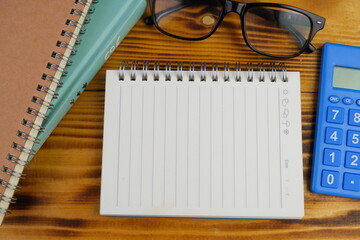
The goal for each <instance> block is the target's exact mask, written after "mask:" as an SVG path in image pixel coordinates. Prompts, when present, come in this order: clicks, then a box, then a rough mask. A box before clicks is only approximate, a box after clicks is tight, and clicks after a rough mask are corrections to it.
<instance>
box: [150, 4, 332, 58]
mask: <svg viewBox="0 0 360 240" xmlns="http://www.w3.org/2000/svg"><path fill="white" fill-rule="evenodd" d="M155 1H156V0H150V9H151V16H149V17H146V18H145V19H144V20H145V23H146V24H148V25H155V27H156V28H157V29H158V30H159V31H160V32H162V33H163V34H165V35H168V36H170V37H173V38H177V39H182V40H188V41H199V40H204V39H206V38H209V37H210V36H211V35H212V34H213V33H214V32H215V31H216V30H217V28H218V27H219V26H220V24H221V23H222V21H223V20H224V18H225V16H226V15H227V14H228V13H230V12H234V13H237V14H238V15H239V16H240V26H241V31H242V34H243V38H244V41H245V43H246V45H247V46H248V47H249V48H250V49H251V50H253V51H254V52H257V53H259V54H262V55H265V56H268V57H274V58H292V57H296V56H299V55H300V54H302V53H303V52H306V53H312V52H314V51H315V50H316V48H315V47H314V46H313V45H312V44H311V43H310V42H311V41H312V40H313V38H314V36H315V35H316V33H317V32H318V31H320V30H321V29H323V28H324V26H325V21H326V19H325V18H323V17H321V16H319V15H316V14H314V13H311V12H308V11H306V10H303V9H300V8H297V7H293V6H290V5H285V4H278V3H241V2H235V1H232V0H222V13H221V15H220V17H219V19H218V20H217V22H216V25H215V27H214V28H213V29H212V31H211V32H209V33H208V34H207V35H205V36H202V37H199V38H186V37H181V36H177V35H174V34H171V33H168V32H166V31H164V30H163V29H162V28H161V27H160V26H159V25H158V23H157V21H156V13H155V8H154V2H155ZM254 7H274V8H283V9H287V10H291V11H294V12H298V13H301V14H303V15H305V16H307V17H308V18H309V19H310V22H311V30H310V33H309V36H308V38H307V39H306V42H305V43H304V45H303V47H302V48H301V49H300V50H299V51H298V52H297V53H295V54H293V55H287V56H283V55H273V54H268V53H266V52H261V51H259V50H257V49H256V48H254V47H253V46H251V44H250V43H249V41H248V37H247V33H246V30H245V24H244V23H245V21H244V20H245V19H244V17H245V13H246V12H247V11H248V10H249V9H251V8H254ZM176 10H177V9H175V11H176ZM171 12H172V11H171ZM162 14H164V15H166V14H167V12H166V11H164V12H163V13H162ZM301 37H303V36H301Z"/></svg>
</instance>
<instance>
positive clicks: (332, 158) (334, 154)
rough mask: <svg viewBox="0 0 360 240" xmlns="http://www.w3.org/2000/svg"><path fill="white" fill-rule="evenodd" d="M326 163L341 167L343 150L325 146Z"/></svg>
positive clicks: (324, 161) (324, 160) (324, 159)
mask: <svg viewBox="0 0 360 240" xmlns="http://www.w3.org/2000/svg"><path fill="white" fill-rule="evenodd" d="M323 163H324V165H327V166H334V167H340V164H341V151H340V150H336V149H330V148H325V149H324V158H323Z"/></svg>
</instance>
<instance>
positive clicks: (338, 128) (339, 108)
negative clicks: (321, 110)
mask: <svg viewBox="0 0 360 240" xmlns="http://www.w3.org/2000/svg"><path fill="white" fill-rule="evenodd" d="M328 103H329V104H328V106H327V108H326V109H325V110H326V115H325V116H324V117H325V121H326V122H325V123H324V124H323V125H324V127H323V131H324V132H323V136H324V139H323V143H322V144H321V146H320V147H321V148H322V150H321V151H322V156H321V158H322V167H321V168H322V170H321V172H320V173H321V174H320V179H319V181H320V186H321V187H322V188H324V189H328V191H327V192H328V193H329V194H331V193H333V194H335V195H339V196H349V197H356V198H360V99H355V100H354V99H352V98H350V97H339V96H336V95H331V96H328Z"/></svg>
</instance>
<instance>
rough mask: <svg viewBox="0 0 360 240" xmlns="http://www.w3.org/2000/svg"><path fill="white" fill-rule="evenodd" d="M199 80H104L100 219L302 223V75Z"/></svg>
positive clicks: (110, 76)
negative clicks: (115, 217)
mask: <svg viewBox="0 0 360 240" xmlns="http://www.w3.org/2000/svg"><path fill="white" fill-rule="evenodd" d="M132 74H134V75H133V76H130V75H132ZM170 74H171V75H170ZM206 74H207V75H206V79H203V80H205V81H201V76H200V75H201V74H200V73H199V72H194V76H193V77H192V79H191V80H190V79H189V73H187V72H183V73H182V76H181V78H179V75H178V73H177V72H176V71H174V72H171V73H169V76H168V77H170V78H169V79H168V80H170V81H166V76H165V75H166V74H165V73H163V72H160V75H159V76H157V77H159V79H158V80H157V79H154V76H156V74H154V73H152V72H151V71H148V74H147V77H146V79H144V80H143V78H144V76H143V73H142V72H140V71H139V72H136V74H135V73H134V72H130V70H129V71H125V76H124V78H123V79H121V80H120V79H119V71H115V70H112V71H108V72H107V79H106V98H105V123H104V142H103V165H102V184H101V210H100V212H101V214H102V215H118V216H161V217H165V216H168V217H203V218H276V219H282V218H285V219H299V218H301V217H303V215H304V202H303V198H304V197H303V176H302V145H301V111H300V87H299V86H300V77H299V73H294V72H288V73H287V74H288V80H287V81H282V80H281V79H279V78H278V80H277V81H274V82H273V81H270V79H269V77H268V76H267V72H266V74H265V79H262V80H263V81H259V80H258V79H257V77H256V76H257V75H256V74H257V73H256V72H255V73H254V74H255V75H254V78H253V79H252V81H247V80H246V78H245V77H244V78H242V79H241V81H235V77H234V75H233V74H234V73H233V72H230V75H229V79H226V80H224V79H222V77H221V76H222V75H221V74H219V76H220V77H219V78H217V79H216V81H213V80H214V79H213V76H212V75H211V74H213V73H210V72H207V73H206ZM241 74H245V73H241ZM244 76H245V75H244ZM179 80H181V81H179Z"/></svg>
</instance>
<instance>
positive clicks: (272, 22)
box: [243, 7, 311, 56]
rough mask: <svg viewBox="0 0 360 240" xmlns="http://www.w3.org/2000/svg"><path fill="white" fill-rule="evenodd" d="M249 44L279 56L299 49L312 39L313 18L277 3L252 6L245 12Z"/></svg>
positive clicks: (294, 52) (288, 54) (258, 49)
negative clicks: (276, 4)
mask: <svg viewBox="0 0 360 240" xmlns="http://www.w3.org/2000/svg"><path fill="white" fill-rule="evenodd" d="M243 24H244V31H245V35H246V38H247V41H248V44H249V45H250V46H251V47H252V48H254V49H255V50H256V51H259V52H263V53H267V54H271V55H278V56H279V55H280V56H291V55H293V54H296V53H297V52H299V51H300V50H301V49H302V48H303V47H304V45H305V43H306V41H307V40H308V39H309V36H310V32H311V20H310V19H309V18H308V17H307V16H305V15H304V14H302V13H298V12H295V11H292V10H288V9H284V8H277V7H253V8H250V9H248V11H246V13H245V16H244V23H243Z"/></svg>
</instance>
